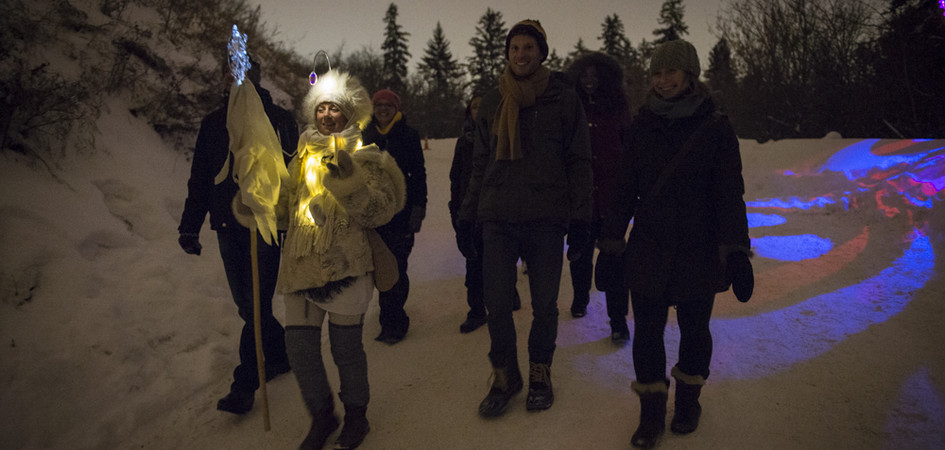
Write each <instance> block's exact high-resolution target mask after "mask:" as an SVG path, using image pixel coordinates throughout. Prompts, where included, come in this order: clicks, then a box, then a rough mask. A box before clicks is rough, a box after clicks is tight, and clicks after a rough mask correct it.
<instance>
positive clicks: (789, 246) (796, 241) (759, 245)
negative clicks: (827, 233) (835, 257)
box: [751, 234, 833, 261]
mask: <svg viewBox="0 0 945 450" xmlns="http://www.w3.org/2000/svg"><path fill="white" fill-rule="evenodd" d="M751 247H752V249H753V250H754V252H755V254H757V255H758V256H763V257H765V258H770V259H776V260H778V261H802V260H805V259H813V258H819V257H821V256H823V255H824V254H825V253H827V252H829V251H830V249H832V248H833V242H831V241H830V239H825V238H822V237H820V236H815V235H813V234H801V235H797V236H764V237H760V238H752V240H751Z"/></svg>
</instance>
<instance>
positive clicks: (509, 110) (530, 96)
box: [492, 65, 551, 161]
mask: <svg viewBox="0 0 945 450" xmlns="http://www.w3.org/2000/svg"><path fill="white" fill-rule="evenodd" d="M550 77H551V70H548V68H547V67H545V66H540V67H538V70H536V71H535V73H533V74H531V76H529V77H528V78H524V79H518V78H516V77H515V76H514V75H512V69H510V68H509V66H508V65H506V66H505V71H504V72H502V76H500V77H499V93H500V94H502V101H501V103H499V108H498V111H496V115H497V116H498V117H497V119H496V120H495V122H493V127H492V132H493V133H495V134H496V136H498V137H499V142H498V144H497V145H496V149H495V159H496V161H498V160H502V159H505V160H516V159H522V140H521V138H520V137H519V135H518V132H519V129H518V113H519V111H520V110H521V109H522V108H528V107H529V106H532V105H534V104H535V99H537V98H538V96H539V95H541V93H542V92H545V88H547V87H548V79H549V78H550Z"/></svg>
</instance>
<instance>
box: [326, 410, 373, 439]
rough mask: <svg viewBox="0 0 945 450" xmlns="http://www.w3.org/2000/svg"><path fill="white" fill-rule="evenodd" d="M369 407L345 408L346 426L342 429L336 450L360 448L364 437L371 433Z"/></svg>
mask: <svg viewBox="0 0 945 450" xmlns="http://www.w3.org/2000/svg"><path fill="white" fill-rule="evenodd" d="M366 413H367V406H360V407H356V408H349V407H348V406H347V405H346V406H345V425H344V426H343V427H341V434H339V435H338V439H337V440H336V441H335V448H336V449H352V448H358V446H359V445H361V442H363V441H364V437H365V436H367V434H368V432H369V431H371V426H370V424H368V420H367V416H366Z"/></svg>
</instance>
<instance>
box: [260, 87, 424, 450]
mask: <svg viewBox="0 0 945 450" xmlns="http://www.w3.org/2000/svg"><path fill="white" fill-rule="evenodd" d="M305 115H306V117H307V118H308V119H309V120H312V121H313V122H312V123H309V125H308V127H307V128H306V130H305V131H304V132H303V133H302V135H301V136H300V138H299V145H298V150H297V153H296V155H295V156H294V157H293V158H292V161H291V162H290V163H289V166H288V172H289V178H288V180H287V181H286V182H285V183H284V184H283V186H282V189H281V191H280V196H279V197H280V198H279V204H278V207H277V217H278V218H279V220H280V225H282V226H281V227H280V228H281V229H287V232H286V239H285V243H284V244H283V252H282V263H281V265H280V269H279V281H278V284H277V290H278V292H279V293H281V294H284V295H285V314H286V317H285V324H286V337H285V340H286V350H287V353H288V355H289V362H290V364H291V365H292V369H293V372H294V373H295V376H296V380H297V381H298V383H299V388H300V390H301V391H302V398H303V400H304V401H305V405H306V406H307V408H308V410H309V412H310V413H311V414H312V425H311V429H310V430H309V433H308V435H307V436H306V438H305V441H304V442H303V443H302V445H301V448H318V449H320V448H322V446H323V445H324V443H325V441H326V440H327V439H328V436H329V435H331V433H332V432H334V431H335V429H337V428H338V418H337V417H336V416H335V413H334V400H333V395H332V389H331V386H330V385H329V384H328V378H327V376H326V373H325V366H324V363H323V361H322V355H321V348H322V345H321V336H322V329H321V327H322V324H323V323H324V321H325V317H326V316H327V317H328V337H329V341H330V346H331V354H332V357H333V359H334V362H335V365H336V366H337V367H338V376H339V380H340V383H341V387H340V393H339V398H340V400H341V402H342V403H343V404H344V409H345V417H344V427H343V428H342V430H341V434H340V435H339V436H338V438H337V441H336V442H335V448H344V449H348V448H355V447H357V446H358V445H360V444H361V441H363V440H364V437H365V436H366V435H367V433H368V431H369V429H370V428H369V426H368V421H367V418H366V417H365V412H366V410H367V404H368V400H369V387H368V378H367V357H366V355H365V353H364V346H363V345H362V325H363V322H364V313H365V312H366V311H367V307H368V303H369V302H370V300H371V298H372V297H373V293H374V287H375V262H374V258H373V257H372V248H371V243H370V241H369V234H370V233H374V231H373V229H374V228H375V227H378V226H380V225H383V224H385V223H387V222H388V221H390V219H391V217H393V216H394V214H396V213H397V212H398V211H399V210H400V209H401V208H403V205H404V201H405V198H406V188H405V184H404V178H403V174H402V173H401V172H400V169H398V167H397V163H396V162H395V161H394V159H393V158H392V157H391V156H390V155H389V154H387V153H386V152H382V151H380V150H379V149H378V148H377V146H374V145H369V146H363V147H362V146H361V127H363V126H364V125H365V124H366V123H367V122H368V121H369V120H370V118H371V99H370V97H369V96H368V93H367V91H365V89H364V88H363V87H362V86H361V85H360V83H359V82H358V81H357V79H355V78H354V77H351V76H349V75H348V74H346V73H339V72H335V71H329V72H328V73H327V74H325V75H323V76H321V77H320V78H319V80H318V82H317V83H316V84H315V85H314V86H313V87H312V89H311V91H310V92H309V94H308V96H307V97H306V100H305Z"/></svg>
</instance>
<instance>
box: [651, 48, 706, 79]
mask: <svg viewBox="0 0 945 450" xmlns="http://www.w3.org/2000/svg"><path fill="white" fill-rule="evenodd" d="M660 69H679V70H682V71H683V72H686V73H689V74H690V75H692V76H693V77H695V78H699V74H700V73H701V72H702V70H701V69H700V68H699V55H698V54H697V53H696V48H695V47H693V46H692V44H690V43H689V42H687V41H684V40H682V39H678V40H675V41H666V42H664V43H662V44H660V45H657V46H656V49H654V50H653V56H651V57H650V73H653V72H655V71H657V70H660Z"/></svg>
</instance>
